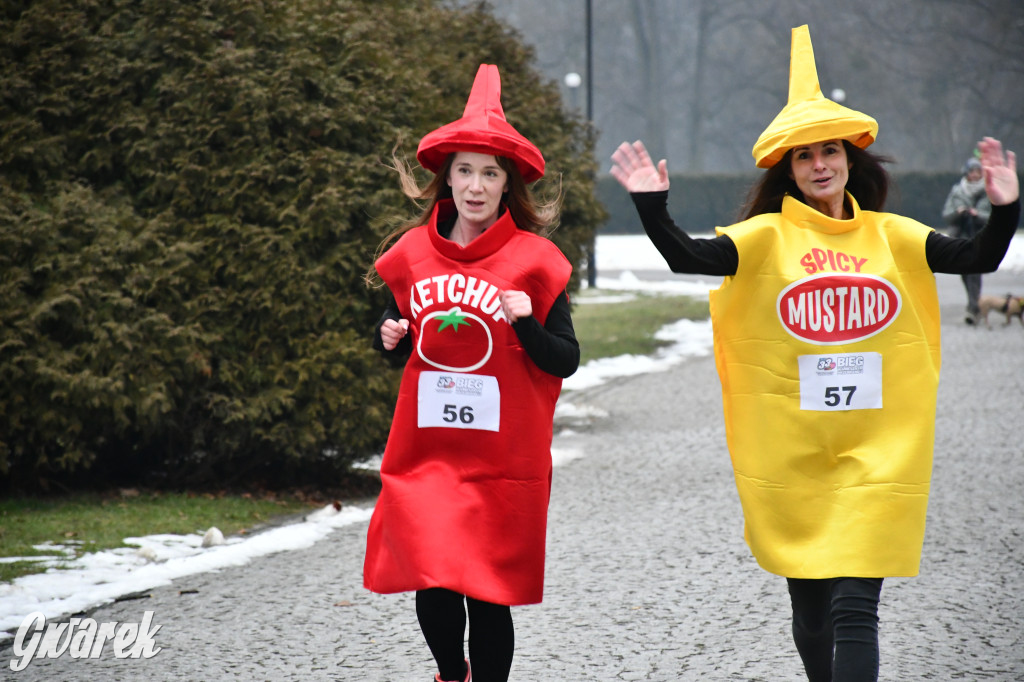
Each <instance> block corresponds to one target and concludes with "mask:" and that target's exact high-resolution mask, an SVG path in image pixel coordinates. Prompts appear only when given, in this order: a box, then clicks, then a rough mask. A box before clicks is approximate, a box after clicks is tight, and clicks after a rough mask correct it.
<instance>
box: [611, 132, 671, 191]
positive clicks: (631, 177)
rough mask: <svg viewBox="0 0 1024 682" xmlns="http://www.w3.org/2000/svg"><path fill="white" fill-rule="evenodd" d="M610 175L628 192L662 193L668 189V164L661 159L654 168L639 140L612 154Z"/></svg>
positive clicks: (621, 147)
mask: <svg viewBox="0 0 1024 682" xmlns="http://www.w3.org/2000/svg"><path fill="white" fill-rule="evenodd" d="M611 174H612V177H613V178H615V179H616V180H618V181H619V184H621V185H622V186H623V187H625V188H626V189H627V190H629V191H630V192H663V191H665V190H667V189H668V164H667V163H666V162H665V159H662V160H661V161H659V162H658V166H657V167H655V166H654V162H653V161H651V155H650V154H648V153H647V148H646V147H644V143H643V142H641V141H640V140H637V141H636V142H634V143H633V144H630V143H628V142H623V143H622V144H620V145H619V148H618V149H616V150H615V153H613V154H612V170H611Z"/></svg>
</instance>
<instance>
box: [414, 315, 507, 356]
mask: <svg viewBox="0 0 1024 682" xmlns="http://www.w3.org/2000/svg"><path fill="white" fill-rule="evenodd" d="M416 352H417V353H419V356H420V357H421V358H423V361H424V362H426V363H427V364H428V365H432V366H434V367H437V368H438V369H443V370H447V371H449V372H472V371H474V370H477V369H480V368H481V367H483V366H484V364H486V363H487V361H488V360H489V359H490V357H491V353H493V352H494V337H493V336H492V334H491V330H490V329H489V328H488V327H487V323H486V322H485V321H484V320H482V319H481V318H480V317H479V316H477V315H474V314H473V313H471V312H465V311H463V310H462V308H460V307H459V306H454V307H452V308H451V309H449V310H438V311H435V312H432V313H430V314H428V315H425V316H424V317H423V320H422V321H421V322H420V333H419V339H418V340H417V342H416Z"/></svg>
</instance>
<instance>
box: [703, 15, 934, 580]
mask: <svg viewBox="0 0 1024 682" xmlns="http://www.w3.org/2000/svg"><path fill="white" fill-rule="evenodd" d="M877 129H878V127H877V124H876V123H875V121H874V119H872V118H870V117H868V116H865V115H864V114H861V113H859V112H856V111H853V110H850V109H847V108H845V107H842V106H840V105H839V104H836V103H835V102H831V101H829V100H827V99H825V98H824V97H823V96H822V95H821V91H820V88H819V86H818V79H817V73H816V69H815V65H814V55H813V51H812V49H811V44H810V35H809V33H808V31H807V27H806V26H802V27H800V28H797V29H794V30H793V48H792V56H791V66H790V92H789V103H788V104H787V105H786V107H785V108H784V109H783V110H782V112H781V113H780V114H779V115H778V116H777V117H776V118H775V120H774V121H773V122H772V124H771V125H770V126H769V127H768V129H767V130H765V132H764V133H763V134H762V135H761V137H760V139H759V140H758V142H757V144H756V145H755V147H754V150H753V155H754V158H755V161H756V163H757V165H758V166H760V167H764V168H770V167H772V166H773V165H775V164H776V163H778V162H779V160H780V159H782V158H783V156H784V154H785V152H786V150H788V149H790V148H792V147H794V146H798V145H806V144H811V143H813V142H820V141H824V140H830V139H844V140H848V141H850V142H852V143H853V144H855V145H857V146H859V147H862V148H863V147H866V146H868V145H869V144H870V143H871V142H872V141H873V140H874V137H875V135H876V133H877ZM846 198H847V202H848V205H849V206H850V207H851V209H852V214H853V217H852V218H851V219H849V220H836V219H833V218H830V217H828V216H825V215H824V214H822V213H820V212H818V211H816V210H815V209H813V208H811V207H809V206H807V205H806V204H804V203H802V202H800V201H799V200H797V199H795V198H793V197H786V198H785V200H784V202H783V206H782V212H781V213H771V214H764V215H760V216H756V217H754V218H751V219H749V220H746V221H744V222H741V223H739V224H737V225H733V226H731V227H727V228H719V230H718V232H719V234H726V235H728V236H729V237H730V239H732V241H733V242H734V243H735V245H736V249H737V251H738V254H739V264H738V267H737V270H736V274H735V275H733V276H730V277H727V278H726V279H725V280H724V282H723V283H722V286H721V287H720V288H719V289H718V290H716V291H714V292H712V293H711V316H712V321H713V326H714V330H715V361H716V364H717V367H718V372H719V377H720V379H721V382H722V395H723V406H724V412H725V428H726V437H727V441H728V444H729V451H730V454H731V457H732V461H733V467H734V470H735V476H736V486H737V489H738V491H739V496H740V502H741V504H742V506H743V512H744V519H745V524H746V528H745V535H746V539H747V543H748V544H749V546H750V548H751V551H752V552H753V554H754V556H755V558H756V559H757V561H758V563H759V564H760V565H761V566H762V567H763V568H764V569H766V570H768V571H770V572H772V573H776V574H779V575H783V576H786V577H790V578H830V577H838V576H848V577H887V576H911V575H916V574H917V572H918V567H919V564H920V558H921V546H922V544H923V540H924V526H925V513H926V509H927V504H928V490H929V482H930V478H931V466H932V450H933V445H934V432H935V431H934V425H935V401H936V392H937V386H938V380H939V365H940V347H939V306H938V297H937V294H936V289H935V276H934V274H933V273H932V271H931V269H930V268H929V267H928V263H927V260H926V257H925V239H926V238H927V235H928V232H929V231H930V228H928V227H926V226H924V225H922V224H920V223H917V222H915V221H913V220H910V219H908V218H903V217H900V216H896V215H892V214H888V213H878V212H872V211H861V210H860V207H859V206H858V205H857V202H856V201H855V200H854V198H853V197H852V196H851V195H849V194H847V195H846Z"/></svg>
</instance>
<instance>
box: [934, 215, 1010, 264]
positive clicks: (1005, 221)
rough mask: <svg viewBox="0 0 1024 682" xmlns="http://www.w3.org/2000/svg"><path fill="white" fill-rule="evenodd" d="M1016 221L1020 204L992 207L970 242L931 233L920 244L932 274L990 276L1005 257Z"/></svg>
mask: <svg viewBox="0 0 1024 682" xmlns="http://www.w3.org/2000/svg"><path fill="white" fill-rule="evenodd" d="M1019 220H1020V200H1019V199H1018V200H1017V201H1015V202H1013V203H1012V204H1006V205H1005V206H993V207H992V214H991V215H989V217H988V222H987V223H986V224H985V227H984V228H982V229H981V231H980V232H978V234H976V235H974V237H972V238H970V239H960V238H958V237H947V236H946V235H944V234H940V233H938V232H932V233H931V234H929V235H928V239H927V240H926V241H925V243H924V252H925V256H926V257H927V258H928V267H930V268H931V269H932V272H944V273H949V274H954V275H964V274H970V273H983V272H994V271H995V270H996V268H998V267H999V263H1000V262H1002V260H1003V256H1005V255H1006V249H1007V248H1009V246H1010V240H1012V239H1013V233H1014V232H1015V231H1016V230H1017V222H1018V221H1019Z"/></svg>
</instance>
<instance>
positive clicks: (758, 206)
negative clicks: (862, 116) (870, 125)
mask: <svg viewBox="0 0 1024 682" xmlns="http://www.w3.org/2000/svg"><path fill="white" fill-rule="evenodd" d="M842 142H843V147H844V148H845V149H846V158H847V159H848V160H849V161H850V162H851V164H852V165H851V166H850V178H849V180H847V182H846V191H847V192H849V193H850V194H852V195H853V198H854V199H856V200H857V203H858V204H859V205H860V207H861V209H862V210H864V211H881V210H882V209H883V208H884V207H885V200H886V198H887V197H888V196H889V184H890V180H889V172H888V171H887V170H885V167H884V166H883V164H886V163H892V159H890V158H889V157H886V156H879V155H876V154H872V153H871V152H869V151H867V150H866V149H861V148H860V147H857V146H856V145H853V144H851V143H849V142H847V141H846V140H843V141H842ZM792 156H793V150H792V149H790V150H789V151H787V152H786V155H785V156H783V157H782V159H781V160H780V161H779V162H778V163H777V164H775V165H774V166H772V167H771V168H769V169H768V170H766V171H765V172H764V174H763V175H762V176H761V177H760V178H759V179H758V181H757V182H755V183H754V185H753V186H752V187H751V188H750V191H749V192H748V193H747V199H746V201H745V202H744V204H743V207H742V208H741V209H740V214H739V219H740V220H747V219H748V218H753V217H754V216H758V215H761V214H763V213H778V212H780V211H781V210H782V199H783V198H784V197H785V196H786V195H787V194H789V195H791V196H793V197H795V198H797V199H799V200H800V201H803V202H804V203H807V202H806V200H805V199H804V193H803V192H801V191H800V189H799V188H798V187H797V186H796V182H795V181H794V180H793V178H791V177H790V176H789V174H790V160H791V158H792Z"/></svg>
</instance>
